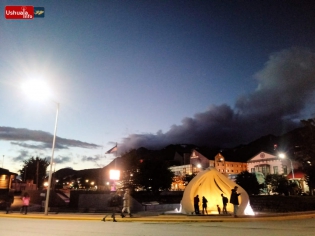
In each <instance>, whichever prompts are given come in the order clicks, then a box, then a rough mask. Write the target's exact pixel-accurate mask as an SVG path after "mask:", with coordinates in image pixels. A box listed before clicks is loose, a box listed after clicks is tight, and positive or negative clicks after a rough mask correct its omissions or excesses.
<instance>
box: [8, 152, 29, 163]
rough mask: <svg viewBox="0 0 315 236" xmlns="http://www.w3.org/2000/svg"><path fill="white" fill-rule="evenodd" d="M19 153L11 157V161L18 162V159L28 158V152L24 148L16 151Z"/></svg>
mask: <svg viewBox="0 0 315 236" xmlns="http://www.w3.org/2000/svg"><path fill="white" fill-rule="evenodd" d="M18 152H19V153H20V154H19V155H18V156H16V157H13V159H12V160H13V161H14V162H20V161H24V160H26V159H28V158H29V152H28V151H26V150H20V151H18Z"/></svg>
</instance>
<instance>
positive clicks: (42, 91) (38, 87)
mask: <svg viewBox="0 0 315 236" xmlns="http://www.w3.org/2000/svg"><path fill="white" fill-rule="evenodd" d="M22 90H24V92H25V93H26V94H27V95H28V96H31V98H33V99H36V100H42V99H43V98H49V97H50V96H51V93H50V89H49V87H48V86H47V85H46V84H45V83H44V82H43V81H41V80H32V81H28V82H27V83H24V84H22ZM54 103H55V104H56V106H57V112H56V120H55V129H54V137H53V143H52V154H51V158H50V165H49V177H48V184H47V194H46V200H45V215H48V204H49V195H50V189H51V179H52V166H53V161H54V152H55V143H56V133H57V124H58V114H59V106H60V105H59V103H57V102H54Z"/></svg>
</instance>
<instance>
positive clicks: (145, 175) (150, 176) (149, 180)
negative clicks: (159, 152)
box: [133, 158, 174, 195]
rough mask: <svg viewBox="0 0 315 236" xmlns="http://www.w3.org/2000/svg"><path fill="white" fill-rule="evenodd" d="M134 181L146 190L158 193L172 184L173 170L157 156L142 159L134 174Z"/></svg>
mask: <svg viewBox="0 0 315 236" xmlns="http://www.w3.org/2000/svg"><path fill="white" fill-rule="evenodd" d="M133 177H134V182H135V183H137V184H138V185H139V186H141V187H142V188H143V189H145V190H147V191H152V192H153V193H154V194H156V195H158V193H159V191H162V190H167V189H169V188H170V186H171V184H172V180H173V177H174V174H173V172H172V171H171V170H170V169H169V168H168V166H167V164H166V163H165V162H164V161H163V160H161V159H159V158H151V159H146V160H143V161H142V162H141V163H140V164H139V169H138V171H137V172H136V173H135V174H134V176H133Z"/></svg>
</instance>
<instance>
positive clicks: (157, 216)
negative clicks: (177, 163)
mask: <svg viewBox="0 0 315 236" xmlns="http://www.w3.org/2000/svg"><path fill="white" fill-rule="evenodd" d="M105 215H107V217H106V218H105V222H112V221H113V219H112V218H111V213H64V212H62V213H55V212H49V214H48V215H45V214H44V212H29V213H28V214H27V215H22V214H20V213H19V212H16V211H14V212H13V213H10V214H6V213H5V212H0V218H3V217H7V218H28V219H38V220H40V219H52V220H86V221H88V220H91V221H102V220H103V218H104V216H105ZM309 218H315V211H309V212H291V213H256V215H255V216H240V217H237V218H234V217H233V216H231V215H200V216H199V215H198V216H196V215H183V214H175V213H174V214H163V213H157V212H138V213H136V214H134V216H133V217H131V218H130V217H129V216H126V217H125V218H122V217H121V216H120V215H119V214H116V220H117V221H118V222H156V223H158V222H163V223H184V222H250V221H283V220H297V219H301V220H302V219H309Z"/></svg>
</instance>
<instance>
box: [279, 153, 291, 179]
mask: <svg viewBox="0 0 315 236" xmlns="http://www.w3.org/2000/svg"><path fill="white" fill-rule="evenodd" d="M278 156H279V157H280V158H281V159H285V158H286V155H285V154H284V153H280V154H279V155H278ZM288 159H289V161H290V163H291V172H292V179H295V177H294V169H293V164H292V161H291V159H290V158H288Z"/></svg>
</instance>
